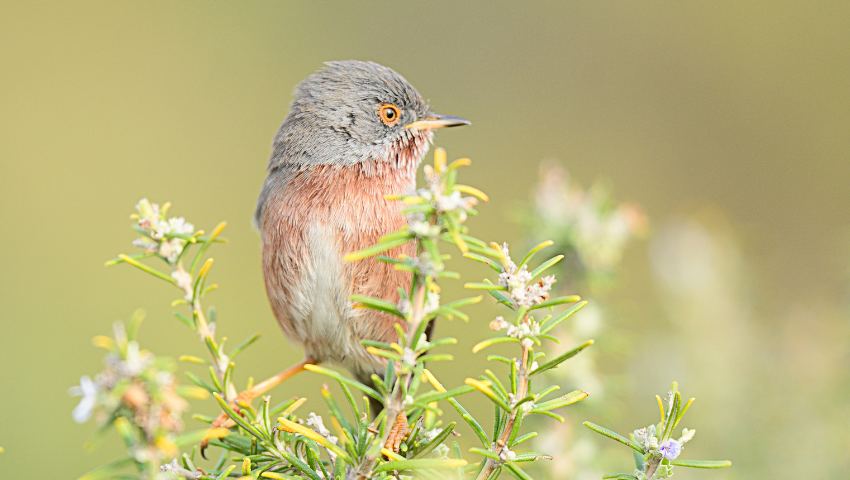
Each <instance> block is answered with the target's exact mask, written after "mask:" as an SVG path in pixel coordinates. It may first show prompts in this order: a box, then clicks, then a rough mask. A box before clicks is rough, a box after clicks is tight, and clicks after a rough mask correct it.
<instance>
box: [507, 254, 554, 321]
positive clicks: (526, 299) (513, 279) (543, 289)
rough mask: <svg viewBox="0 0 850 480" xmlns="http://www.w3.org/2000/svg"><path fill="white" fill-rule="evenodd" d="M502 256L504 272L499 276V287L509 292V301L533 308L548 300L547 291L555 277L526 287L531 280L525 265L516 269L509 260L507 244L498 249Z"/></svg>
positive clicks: (545, 278) (550, 276) (547, 277)
mask: <svg viewBox="0 0 850 480" xmlns="http://www.w3.org/2000/svg"><path fill="white" fill-rule="evenodd" d="M500 248H501V250H502V255H504V260H503V264H504V267H505V268H504V271H503V272H502V273H500V274H499V285H500V286H502V287H506V288H507V289H508V291H509V292H510V295H511V299H512V300H513V301H514V302H515V303H516V305H517V306H519V307H526V308H528V307H533V306H534V305H539V304H541V303H543V302H545V301H546V300H548V299H549V291H550V290H552V285H553V284H554V283H555V281H556V280H555V276H554V275H549V276H546V277H543V278H541V279H540V281H538V282H535V283H532V284H531V285H528V283H529V282H530V281H531V280H532V277H531V273H529V271H528V266H527V265H522V267H519V268H517V264H516V263H514V261H513V260H512V259H511V255H510V250H509V249H508V244H507V243H503V244H502V246H501V247H500Z"/></svg>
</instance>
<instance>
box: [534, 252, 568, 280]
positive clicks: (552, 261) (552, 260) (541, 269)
mask: <svg viewBox="0 0 850 480" xmlns="http://www.w3.org/2000/svg"><path fill="white" fill-rule="evenodd" d="M562 258H564V256H563V255H558V256H557V257H553V258H550V259H549V260H546V261H545V262H543V263H541V264H540V266H539V267H537V268H535V269H534V270H533V271H532V272H531V278H537V276H539V275H540V274H541V273H543V272H545V271H546V270H547V269H548V268H549V267H551V266H552V265H554V264H556V263H558V262H560V261H561V259H562Z"/></svg>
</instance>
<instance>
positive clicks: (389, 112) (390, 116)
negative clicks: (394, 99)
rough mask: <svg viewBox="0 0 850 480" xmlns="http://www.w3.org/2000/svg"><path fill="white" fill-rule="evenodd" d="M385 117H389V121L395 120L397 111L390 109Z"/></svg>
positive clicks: (385, 113) (386, 111)
mask: <svg viewBox="0 0 850 480" xmlns="http://www.w3.org/2000/svg"><path fill="white" fill-rule="evenodd" d="M384 116H385V117H387V120H392V119H394V118H395V110H393V109H392V108H388V109H386V110H385V112H384Z"/></svg>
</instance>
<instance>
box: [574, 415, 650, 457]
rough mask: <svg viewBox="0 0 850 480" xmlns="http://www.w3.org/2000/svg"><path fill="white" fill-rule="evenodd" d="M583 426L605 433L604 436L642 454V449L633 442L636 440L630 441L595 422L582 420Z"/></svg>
mask: <svg viewBox="0 0 850 480" xmlns="http://www.w3.org/2000/svg"><path fill="white" fill-rule="evenodd" d="M584 426H585V427H587V428H589V429H591V430H593V431H594V432H596V433H599V434H602V435H605V436H606V437H608V438H610V439H613V440H616V441H618V442H620V443H622V444H623V445H625V446H627V447H629V448H632V449H634V450H635V451H636V452H639V453H640V454H641V455H643V454H644V451H643V449H642V448H640V447H639V446H638V445H636V444H635V443H636V442H632V441H631V440H629V439H627V438H626V437H624V436H622V435H620V434H618V433H616V432H614V431H611V430H608V429H607V428H605V427H601V426H599V425H597V424H595V423H591V422H584Z"/></svg>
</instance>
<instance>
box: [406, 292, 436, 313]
mask: <svg viewBox="0 0 850 480" xmlns="http://www.w3.org/2000/svg"><path fill="white" fill-rule="evenodd" d="M438 308H440V294H439V293H437V292H428V297H427V298H426V299H425V305H424V310H423V312H424V314H425V315H428V314H430V313H434V312H435V311H436V310H437V309H438ZM410 309H411V303H410V299H409V298H402V299H401V300H399V301H398V311H399V312H401V313H403V314H405V315H407V314H408V313H410Z"/></svg>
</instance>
